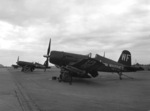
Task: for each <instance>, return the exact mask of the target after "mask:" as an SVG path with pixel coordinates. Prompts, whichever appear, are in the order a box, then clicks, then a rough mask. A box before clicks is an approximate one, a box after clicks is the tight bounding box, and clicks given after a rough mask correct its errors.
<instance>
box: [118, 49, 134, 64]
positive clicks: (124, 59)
mask: <svg viewBox="0 0 150 111" xmlns="http://www.w3.org/2000/svg"><path fill="white" fill-rule="evenodd" d="M118 63H121V64H123V65H126V66H131V53H130V52H129V51H128V50H124V51H122V54H121V56H120V58H119V60H118Z"/></svg>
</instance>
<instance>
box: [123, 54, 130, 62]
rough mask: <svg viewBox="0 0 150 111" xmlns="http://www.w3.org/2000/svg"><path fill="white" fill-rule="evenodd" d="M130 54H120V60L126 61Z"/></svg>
mask: <svg viewBox="0 0 150 111" xmlns="http://www.w3.org/2000/svg"><path fill="white" fill-rule="evenodd" d="M130 56H131V55H129V54H122V58H121V59H122V60H123V61H128V60H129V57H130Z"/></svg>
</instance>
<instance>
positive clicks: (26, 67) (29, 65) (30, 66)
mask: <svg viewBox="0 0 150 111" xmlns="http://www.w3.org/2000/svg"><path fill="white" fill-rule="evenodd" d="M49 44H50V43H49ZM49 52H50V45H49V46H48V49H47V55H49ZM16 63H17V65H18V66H20V67H22V70H21V71H23V72H28V71H31V72H32V71H34V69H35V68H37V69H44V71H46V69H49V68H51V67H49V65H48V57H47V59H46V61H45V62H44V64H43V65H42V64H40V63H37V62H35V63H34V62H26V61H19V57H18V60H17V62H16Z"/></svg>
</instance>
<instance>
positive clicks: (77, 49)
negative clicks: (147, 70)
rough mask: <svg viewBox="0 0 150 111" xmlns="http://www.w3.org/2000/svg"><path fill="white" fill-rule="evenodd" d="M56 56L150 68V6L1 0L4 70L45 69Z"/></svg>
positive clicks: (106, 0)
mask: <svg viewBox="0 0 150 111" xmlns="http://www.w3.org/2000/svg"><path fill="white" fill-rule="evenodd" d="M50 38H51V39H52V46H51V50H59V51H66V52H72V53H78V54H88V53H90V52H91V53H92V54H93V57H94V55H95V54H100V55H103V54H104V51H105V55H106V57H108V58H110V59H113V60H115V61H117V60H118V58H119V56H120V54H121V52H122V50H124V49H126V50H130V52H131V54H132V63H135V62H139V63H142V64H148V63H150V0H0V64H3V65H11V64H13V63H15V62H16V60H17V57H18V56H20V60H25V61H31V62H32V61H33V62H40V63H44V61H45V58H44V57H43V55H44V54H46V51H47V47H48V42H49V39H50Z"/></svg>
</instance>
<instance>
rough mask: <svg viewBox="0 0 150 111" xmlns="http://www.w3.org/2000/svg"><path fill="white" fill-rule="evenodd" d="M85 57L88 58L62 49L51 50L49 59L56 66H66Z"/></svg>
mask: <svg viewBox="0 0 150 111" xmlns="http://www.w3.org/2000/svg"><path fill="white" fill-rule="evenodd" d="M86 58H89V56H88V55H81V54H73V53H68V52H62V51H51V54H50V59H49V61H50V63H52V64H55V65H58V66H66V65H68V64H71V63H75V62H77V61H80V60H82V59H86Z"/></svg>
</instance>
